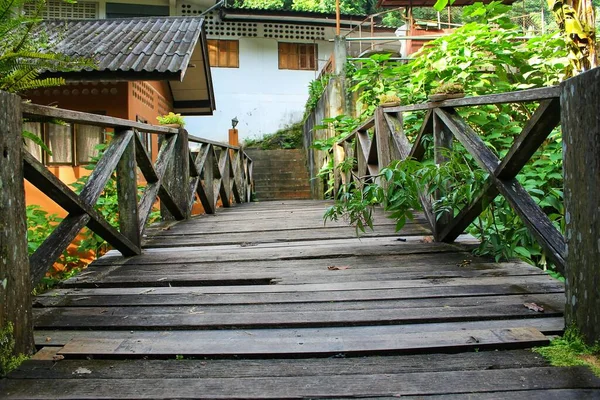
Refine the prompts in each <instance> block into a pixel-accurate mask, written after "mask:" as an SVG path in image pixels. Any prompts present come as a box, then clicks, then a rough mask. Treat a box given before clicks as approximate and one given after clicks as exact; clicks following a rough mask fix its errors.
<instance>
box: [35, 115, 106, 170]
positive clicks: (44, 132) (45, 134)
mask: <svg viewBox="0 0 600 400" xmlns="http://www.w3.org/2000/svg"><path fill="white" fill-rule="evenodd" d="M94 114H99V115H105V113H104V112H102V113H100V112H95V113H94ZM33 123H37V124H39V126H40V138H41V139H42V141H43V142H44V144H45V145H46V146H47V147H48V148H50V122H33ZM68 125H69V128H70V129H69V133H70V135H71V145H70V149H69V150H70V159H71V161H67V162H61V161H58V162H56V161H50V156H49V155H48V153H47V152H46V151H44V150H43V149H41V148H40V154H41V160H40V159H38V161H39V162H41V163H42V164H44V165H45V166H47V167H61V166H66V167H78V166H84V165H89V164H91V161H88V162H80V161H78V157H77V141H78V139H77V127H78V126H80V125H85V124H77V123H69V124H68ZM28 140H29V139H28ZM102 143H106V129H103V130H102V133H101V137H100V143H99V144H102ZM33 145H34V146H38V147H41V146H39V145H38V144H35V143H33ZM34 157H35V156H34ZM35 158H36V159H37V157H35Z"/></svg>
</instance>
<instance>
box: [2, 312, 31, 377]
mask: <svg viewBox="0 0 600 400" xmlns="http://www.w3.org/2000/svg"><path fill="white" fill-rule="evenodd" d="M14 349H15V338H14V336H13V325H12V323H11V322H8V323H7V325H6V326H4V327H2V328H0V378H2V377H5V376H6V375H7V374H8V373H9V372H10V371H12V370H14V369H15V368H17V367H18V366H19V365H21V363H23V361H26V360H27V358H28V357H27V356H25V355H23V354H19V355H15V354H14Z"/></svg>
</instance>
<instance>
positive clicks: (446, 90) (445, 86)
mask: <svg viewBox="0 0 600 400" xmlns="http://www.w3.org/2000/svg"><path fill="white" fill-rule="evenodd" d="M464 92H465V87H464V86H463V84H461V83H457V82H445V83H442V84H440V85H439V86H438V87H436V88H434V89H433V90H432V91H431V94H457V93H464Z"/></svg>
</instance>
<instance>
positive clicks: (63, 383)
mask: <svg viewBox="0 0 600 400" xmlns="http://www.w3.org/2000/svg"><path fill="white" fill-rule="evenodd" d="M599 387H600V382H599V380H598V378H596V377H594V376H593V374H592V373H591V372H590V371H589V370H587V369H585V368H584V367H570V368H566V367H563V368H550V367H545V368H544V367H542V368H539V367H538V368H535V367H534V368H516V369H497V370H496V369H490V370H483V371H440V372H422V373H415V374H406V373H404V374H403V373H400V374H369V375H339V374H334V373H332V374H327V375H320V376H310V377H305V378H302V379H298V378H297V377H276V378H275V377H247V378H235V379H231V378H192V379H185V378H170V379H164V380H159V379H144V378H138V379H136V378H127V379H114V380H106V379H78V378H71V379H57V380H51V379H39V380H38V379H36V380H33V379H28V380H17V379H14V380H13V379H10V380H7V381H6V382H5V384H4V385H3V391H4V393H6V399H7V400H9V399H22V398H28V399H44V400H45V399H47V398H48V397H51V398H56V399H62V398H65V399H66V398H71V399H72V398H77V399H101V398H106V397H112V396H114V394H115V393H118V394H119V398H123V399H140V398H144V399H163V398H173V397H175V398H181V399H183V398H186V399H187V398H193V399H215V398H251V399H267V398H270V399H274V398H276V399H292V398H307V397H308V398H323V397H330V398H331V397H336V398H341V397H353V398H356V397H374V396H393V397H398V396H402V397H404V396H409V395H413V396H424V395H427V396H429V395H436V394H460V395H462V396H464V395H465V394H466V393H470V394H477V395H478V394H479V393H481V394H486V393H491V394H494V393H496V392H498V391H505V392H506V391H522V390H523V389H524V388H526V389H530V390H531V389H538V390H545V389H562V388H573V389H579V388H582V389H590V388H591V389H595V390H597V389H598V388H599ZM66 388H68V392H67V393H65V389H66ZM592 393H594V392H592ZM593 396H595V395H593ZM496 398H497V397H496Z"/></svg>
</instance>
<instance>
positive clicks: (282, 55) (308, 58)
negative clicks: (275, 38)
mask: <svg viewBox="0 0 600 400" xmlns="http://www.w3.org/2000/svg"><path fill="white" fill-rule="evenodd" d="M279 69H295V70H307V71H316V70H317V45H316V44H311V43H282V42H280V43H279Z"/></svg>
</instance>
